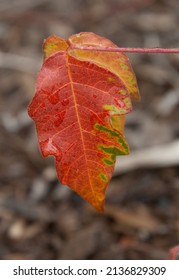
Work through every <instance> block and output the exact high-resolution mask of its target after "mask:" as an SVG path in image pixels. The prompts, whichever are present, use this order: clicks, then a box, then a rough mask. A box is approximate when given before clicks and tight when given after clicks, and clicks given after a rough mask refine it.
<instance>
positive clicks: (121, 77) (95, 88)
mask: <svg viewBox="0 0 179 280" xmlns="http://www.w3.org/2000/svg"><path fill="white" fill-rule="evenodd" d="M78 46H84V48H85V46H94V47H95V46H97V47H100V48H103V49H104V48H108V47H114V46H115V45H114V44H113V43H112V42H111V41H110V40H108V39H105V38H102V37H100V36H98V35H96V34H94V33H88V32H84V33H79V34H76V35H73V36H71V37H70V38H69V39H68V40H64V39H62V38H59V37H57V36H55V35H53V36H50V37H49V38H47V39H46V41H45V42H44V45H43V49H44V63H43V66H42V69H41V70H40V72H39V74H38V78H37V84H36V94H35V96H34V98H33V99H32V102H31V103H30V105H29V107H28V113H29V115H30V117H31V118H32V119H33V120H34V121H35V123H36V129H37V135H38V141H39V146H40V149H41V152H42V155H43V156H45V157H46V156H48V155H53V156H55V159H56V169H57V174H58V177H59V180H60V181H61V182H62V184H65V185H68V186H69V187H70V188H71V189H73V190H74V191H75V192H77V193H78V194H79V195H80V196H82V197H83V198H84V199H85V200H86V201H88V202H89V203H90V204H91V205H92V206H94V207H95V208H96V209H97V210H98V211H99V212H103V209H104V199H105V190H106V187H107V185H108V183H109V181H110V179H111V177H112V174H113V170H114V164H115V160H116V156H119V155H126V154H128V153H129V147H128V144H127V142H126V139H125V136H124V124H125V114H127V113H129V112H131V110H132V105H131V97H134V98H136V99H137V100H139V98H140V97H139V92H138V87H137V82H136V78H135V75H134V73H133V70H132V68H131V65H130V63H129V60H128V58H127V56H126V55H125V54H123V53H111V52H105V53H104V52H102V51H99V50H98V51H95V50H90V51H89V50H85V49H84V50H81V49H78Z"/></svg>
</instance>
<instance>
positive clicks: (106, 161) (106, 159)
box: [103, 158, 114, 165]
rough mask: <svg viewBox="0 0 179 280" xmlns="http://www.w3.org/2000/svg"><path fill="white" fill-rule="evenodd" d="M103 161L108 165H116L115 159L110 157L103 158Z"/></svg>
mask: <svg viewBox="0 0 179 280" xmlns="http://www.w3.org/2000/svg"><path fill="white" fill-rule="evenodd" d="M103 162H104V163H105V164H106V165H114V161H111V160H109V159H108V158H103Z"/></svg>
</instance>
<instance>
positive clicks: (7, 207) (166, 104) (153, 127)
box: [0, 0, 179, 260]
mask: <svg viewBox="0 0 179 280" xmlns="http://www.w3.org/2000/svg"><path fill="white" fill-rule="evenodd" d="M178 15H179V1H178V0H170V1H168V0H158V1H157V0H97V1H95V0H75V1H74V0H59V1H57V0H50V1H48V0H31V1H24V0H0V259H141V260H142V259H167V258H168V250H169V248H170V247H172V246H174V245H176V244H177V243H178V242H179V169H178V166H179V125H178V123H179V55H174V54H171V55H166V54H163V55H160V54H130V55H129V56H130V59H131V62H132V65H133V68H134V71H135V73H136V76H137V80H138V85H139V89H140V93H141V97H142V100H141V102H140V103H136V102H134V103H133V107H134V108H133V109H134V110H133V112H132V113H131V114H129V115H128V116H127V124H126V137H127V139H128V142H129V145H130V147H131V155H129V156H127V157H121V158H119V159H118V162H117V166H116V169H115V174H114V177H113V179H112V180H111V182H110V185H109V187H108V190H107V192H106V209H105V213H104V215H100V214H98V213H96V212H95V210H93V209H92V208H91V206H89V205H88V204H87V203H86V202H84V201H83V200H82V199H81V198H79V197H78V196H77V195H76V194H75V193H74V192H72V191H71V190H70V189H69V188H67V187H66V186H62V185H61V184H60V183H59V182H58V180H57V177H56V171H55V167H54V161H53V158H46V159H44V158H42V156H41V154H40V152H39V149H38V144H37V137H36V132H35V126H34V124H33V123H32V120H31V119H30V118H29V117H28V115H27V106H28V104H29V102H30V100H31V98H32V97H33V95H34V89H35V78H36V75H37V72H38V70H39V69H40V67H41V64H42V50H41V45H42V43H43V40H44V39H45V38H46V37H48V36H49V35H52V34H56V35H58V36H61V37H63V38H68V37H69V36H70V35H71V34H74V33H78V32H81V31H92V32H95V33H97V34H99V35H101V36H104V37H107V38H108V39H111V40H112V41H113V42H114V43H116V44H117V45H118V46H121V47H166V48H172V47H179V28H178V26H179V16H178Z"/></svg>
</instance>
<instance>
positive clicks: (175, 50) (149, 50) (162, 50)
mask: <svg viewBox="0 0 179 280" xmlns="http://www.w3.org/2000/svg"><path fill="white" fill-rule="evenodd" d="M71 48H72V49H77V50H83V51H84V50H85V51H100V52H124V53H125V52H128V53H179V49H178V48H172V49H166V48H117V47H116V48H112V47H106V48H104V47H93V46H81V45H76V44H72V45H71Z"/></svg>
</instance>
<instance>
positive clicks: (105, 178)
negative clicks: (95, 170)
mask: <svg viewBox="0 0 179 280" xmlns="http://www.w3.org/2000/svg"><path fill="white" fill-rule="evenodd" d="M99 176H100V178H101V179H102V180H103V181H105V182H107V180H108V178H107V176H106V174H104V173H101V174H100V175H99Z"/></svg>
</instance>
